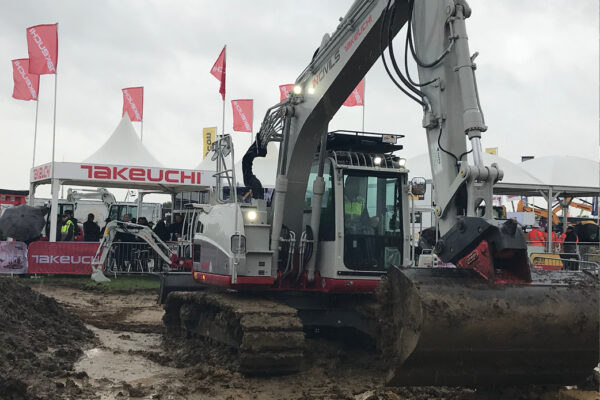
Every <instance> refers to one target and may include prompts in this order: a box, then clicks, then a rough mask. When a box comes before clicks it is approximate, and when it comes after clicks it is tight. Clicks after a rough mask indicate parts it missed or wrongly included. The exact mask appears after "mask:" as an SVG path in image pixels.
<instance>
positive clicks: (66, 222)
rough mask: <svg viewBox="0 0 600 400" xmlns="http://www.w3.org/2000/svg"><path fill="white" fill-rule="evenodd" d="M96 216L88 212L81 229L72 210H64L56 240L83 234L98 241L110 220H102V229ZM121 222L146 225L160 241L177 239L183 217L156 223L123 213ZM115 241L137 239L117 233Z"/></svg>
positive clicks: (64, 239)
mask: <svg viewBox="0 0 600 400" xmlns="http://www.w3.org/2000/svg"><path fill="white" fill-rule="evenodd" d="M95 219H96V216H95V215H94V214H92V213H90V214H88V216H87V221H85V222H84V223H83V229H82V228H80V226H79V221H77V219H76V218H75V217H74V216H73V212H72V211H70V210H67V211H65V213H64V214H63V215H61V218H60V220H59V223H58V225H57V228H56V229H57V232H56V233H57V234H56V240H57V241H61V242H69V241H74V240H76V239H75V238H76V237H77V236H80V235H82V234H83V241H84V242H98V241H100V238H102V236H103V235H104V231H105V230H106V225H108V223H109V222H110V221H111V219H110V218H106V219H105V220H104V226H103V227H102V229H101V228H100V226H99V225H98V224H97V223H96V222H95ZM123 222H130V223H133V224H138V225H144V226H148V227H149V228H150V229H152V230H153V231H154V233H156V235H157V236H158V237H159V238H160V239H161V240H162V241H165V242H166V241H170V240H177V239H178V238H179V237H180V236H181V233H182V230H183V218H182V217H181V215H179V214H177V215H175V218H174V221H173V222H172V223H170V224H167V222H166V221H165V219H161V220H159V221H158V222H157V223H156V225H154V224H153V223H152V222H151V221H148V219H147V218H146V217H139V218H138V219H136V218H131V215H129V214H125V215H123ZM116 240H117V241H119V242H136V241H139V240H138V239H136V238H135V237H134V236H133V235H131V234H125V233H119V235H117V239H116Z"/></svg>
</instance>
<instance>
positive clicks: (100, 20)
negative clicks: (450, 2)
mask: <svg viewBox="0 0 600 400" xmlns="http://www.w3.org/2000/svg"><path fill="white" fill-rule="evenodd" d="M470 4H471V6H472V8H473V14H472V16H471V18H470V19H469V20H468V21H467V29H468V33H469V37H470V48H471V52H475V51H478V52H479V53H480V55H479V57H478V58H477V65H478V69H477V77H478V84H479V91H480V96H481V102H482V108H483V111H484V113H485V117H486V123H487V125H488V126H489V130H488V132H486V133H485V134H484V136H483V138H482V142H483V147H498V148H499V155H500V156H502V157H505V158H508V159H509V160H512V161H515V162H518V161H520V156H521V155H535V156H536V157H540V156H544V155H553V154H570V155H577V156H581V157H586V158H590V159H598V156H599V143H598V138H599V132H598V128H599V125H598V123H599V122H598V121H599V115H598V112H599V100H598V99H599V93H598V90H599V81H598V76H599V67H598V58H599V54H598V43H599V42H598V40H599V32H598V15H599V10H598V1H597V0H577V1H572V2H568V3H565V2H564V1H558V0H528V1H518V0H502V1H490V0H472V1H470ZM349 5H350V1H342V0H327V1H323V0H318V1H308V0H303V1H293V2H292V1H281V0H278V1H275V0H273V1H267V0H262V1H241V0H239V1H224V0H223V1H191V0H190V1H174V0H170V1H141V0H140V1H123V0H120V1H116V0H115V1H101V0H98V1H93V2H92V1H78V0H77V1H76V0H72V1H52V2H50V1H29V0H27V1H26V0H19V1H2V2H0V18H1V22H2V23H1V24H0V54H1V56H2V60H4V61H2V62H0V135H1V136H0V137H1V142H0V143H1V145H0V146H1V147H0V156H1V158H0V160H1V163H2V164H1V165H2V168H1V169H0V187H2V188H10V189H27V188H28V177H29V169H30V167H31V155H32V153H31V152H32V144H33V131H34V116H35V103H34V102H25V101H18V100H15V99H13V98H12V97H11V94H12V86H13V82H12V69H11V63H10V60H11V59H14V58H26V57H27V45H26V37H25V28H27V27H29V26H32V25H37V24H44V23H54V22H59V61H58V71H59V75H58V103H57V117H56V143H57V150H56V159H57V160H58V161H60V160H62V159H63V158H64V160H65V161H75V162H76V161H82V160H83V159H85V158H86V157H88V156H89V155H91V154H92V153H93V152H94V151H95V150H96V149H97V148H98V147H100V146H101V145H102V144H103V143H104V142H105V141H106V139H107V138H108V137H109V136H110V134H111V133H112V132H113V130H114V128H115V127H116V126H117V124H118V123H119V119H120V117H121V111H122V95H121V88H124V87H131V86H144V87H145V95H144V101H145V105H144V106H145V109H144V120H145V121H144V144H145V145H146V146H147V147H148V149H149V150H150V151H151V152H152V153H153V154H154V155H155V156H156V158H157V159H158V160H160V161H161V162H162V163H163V164H164V165H165V166H170V167H179V168H193V167H195V166H196V165H198V163H199V162H200V161H201V158H202V141H201V132H202V128H203V127H210V126H220V125H221V104H222V103H221V97H220V95H219V93H218V89H219V82H218V81H217V80H216V79H215V78H214V77H213V76H212V75H210V74H209V70H210V68H211V67H212V65H213V63H214V61H215V60H216V58H217V56H218V55H219V52H220V51H221V48H222V47H223V45H224V44H227V108H226V113H227V114H226V123H225V128H226V131H227V132H231V125H232V123H231V106H230V103H229V100H231V99H236V98H253V99H254V100H255V104H254V110H255V111H254V112H255V120H254V127H255V132H256V130H257V129H258V127H259V126H260V121H261V120H262V117H263V115H264V112H265V111H266V109H267V108H268V107H269V106H271V105H273V104H275V103H277V102H278V100H279V90H278V85H280V84H284V83H292V82H293V81H294V80H295V79H296V77H297V76H298V75H299V74H300V72H301V71H302V70H303V69H304V68H305V66H306V65H307V64H308V62H309V61H310V58H311V56H312V54H313V52H314V50H315V49H316V48H317V47H318V46H319V44H320V41H321V38H322V36H323V34H324V33H326V32H332V31H333V30H334V29H335V27H336V25H337V21H338V18H339V17H341V16H342V15H344V14H345V13H346V11H347V9H348V7H349ZM403 37H404V31H403V32H401V33H400V35H399V37H398V39H397V42H398V43H397V46H398V47H399V48H400V46H401V43H402V38H403ZM366 82H367V83H366V96H365V97H366V110H365V111H366V122H365V125H366V130H369V131H384V132H390V133H402V134H405V135H406V138H405V139H404V144H405V150H404V157H406V158H410V157H413V156H415V155H418V154H421V153H423V152H425V151H427V148H426V140H425V134H424V130H423V129H422V128H421V118H422V114H421V111H420V109H419V108H418V107H417V106H416V105H415V103H413V102H412V101H410V100H408V99H407V98H406V97H405V96H404V95H403V94H402V93H400V92H399V91H398V90H397V89H396V88H395V87H393V86H392V84H391V82H390V81H389V78H388V77H387V75H386V74H385V71H384V69H383V67H382V65H381V62H380V61H379V62H377V63H376V64H375V66H374V67H373V68H372V69H371V71H370V72H369V73H368V74H367V81H366ZM53 89H54V77H53V76H51V75H45V76H42V77H41V84H40V104H39V122H38V124H39V125H38V149H37V159H36V164H41V163H43V162H48V161H50V159H51V136H52V105H53V95H54V93H53V91H54V90H53ZM361 117H362V110H361V109H360V107H353V108H347V107H343V108H342V109H341V110H340V111H339V112H338V114H337V115H336V117H335V118H334V120H333V121H332V122H331V123H330V126H329V127H330V130H334V129H360V127H361ZM134 125H135V126H136V129H138V131H139V124H138V123H135V124H134ZM234 135H235V140H236V143H238V144H240V145H241V144H244V145H246V146H247V145H248V143H249V141H250V136H249V134H247V133H234ZM240 147H241V146H238V151H237V153H238V154H243V152H244V151H245V148H244V149H240ZM408 167H409V168H410V165H408ZM41 193H42V194H47V191H46V190H43V191H41Z"/></svg>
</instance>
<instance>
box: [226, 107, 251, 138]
mask: <svg viewBox="0 0 600 400" xmlns="http://www.w3.org/2000/svg"><path fill="white" fill-rule="evenodd" d="M252 106H253V104H252V100H250V99H246V100H231V108H232V109H233V130H234V131H236V132H250V133H252V117H253V115H254V114H253V110H252Z"/></svg>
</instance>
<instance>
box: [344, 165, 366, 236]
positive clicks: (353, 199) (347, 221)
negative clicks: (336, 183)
mask: <svg viewBox="0 0 600 400" xmlns="http://www.w3.org/2000/svg"><path fill="white" fill-rule="evenodd" d="M360 179H361V178H360V177H356V176H349V177H348V178H346V182H344V226H345V229H346V231H348V232H350V233H362V234H372V233H373V227H372V226H371V224H370V223H369V221H370V218H369V213H368V211H367V202H366V200H365V198H364V197H363V196H361V193H360Z"/></svg>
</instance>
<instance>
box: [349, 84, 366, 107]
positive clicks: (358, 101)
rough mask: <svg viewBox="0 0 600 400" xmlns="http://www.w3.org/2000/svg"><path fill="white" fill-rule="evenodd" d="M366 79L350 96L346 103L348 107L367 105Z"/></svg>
mask: <svg viewBox="0 0 600 400" xmlns="http://www.w3.org/2000/svg"><path fill="white" fill-rule="evenodd" d="M364 100H365V79H364V78H363V80H362V81H360V83H359V84H358V86H357V87H356V88H354V90H353V91H352V93H350V96H348V98H347V99H346V101H345V102H344V105H345V106H346V107H354V106H364V105H365V101H364Z"/></svg>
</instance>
